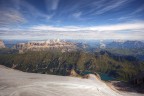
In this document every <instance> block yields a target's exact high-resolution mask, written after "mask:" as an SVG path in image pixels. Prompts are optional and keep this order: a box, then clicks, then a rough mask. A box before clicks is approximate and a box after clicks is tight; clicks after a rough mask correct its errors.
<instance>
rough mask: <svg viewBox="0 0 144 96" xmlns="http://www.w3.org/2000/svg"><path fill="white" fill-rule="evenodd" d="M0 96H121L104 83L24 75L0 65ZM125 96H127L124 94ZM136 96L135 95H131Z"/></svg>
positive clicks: (53, 76)
mask: <svg viewBox="0 0 144 96" xmlns="http://www.w3.org/2000/svg"><path fill="white" fill-rule="evenodd" d="M0 96H123V95H122V94H121V93H120V92H118V91H114V90H112V89H111V88H109V87H108V86H107V85H106V84H105V83H104V82H102V81H101V80H99V79H98V78H96V77H95V76H94V75H90V79H80V78H74V77H65V76H55V75H45V74H36V73H24V72H21V71H17V70H13V69H10V68H6V67H4V66H1V65H0ZM125 96H129V95H128V94H125ZM133 96H137V95H135V94H134V95H133Z"/></svg>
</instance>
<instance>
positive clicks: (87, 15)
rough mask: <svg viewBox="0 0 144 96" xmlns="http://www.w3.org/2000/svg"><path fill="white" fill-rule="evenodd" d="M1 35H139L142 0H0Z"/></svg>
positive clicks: (38, 37) (143, 18)
mask: <svg viewBox="0 0 144 96" xmlns="http://www.w3.org/2000/svg"><path fill="white" fill-rule="evenodd" d="M0 16H1V17H0V39H31V40H42V39H57V38H59V39H138V40H141V39H143V37H144V31H143V30H144V0H0Z"/></svg>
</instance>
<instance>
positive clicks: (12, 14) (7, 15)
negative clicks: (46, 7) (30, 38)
mask: <svg viewBox="0 0 144 96" xmlns="http://www.w3.org/2000/svg"><path fill="white" fill-rule="evenodd" d="M0 14H1V17H0V25H2V26H7V25H10V24H19V23H25V22H26V19H25V18H24V17H23V15H22V14H21V13H20V12H19V11H17V10H14V9H10V8H8V9H5V10H0Z"/></svg>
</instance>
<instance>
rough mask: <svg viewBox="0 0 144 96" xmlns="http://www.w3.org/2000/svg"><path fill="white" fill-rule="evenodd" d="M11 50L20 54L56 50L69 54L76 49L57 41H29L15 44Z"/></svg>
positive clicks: (70, 44)
mask: <svg viewBox="0 0 144 96" xmlns="http://www.w3.org/2000/svg"><path fill="white" fill-rule="evenodd" d="M13 48H14V49H17V50H19V52H20V53H23V52H26V51H46V50H54V49H58V50H60V51H61V52H69V51H74V50H75V49H76V44H74V43H71V42H66V41H63V40H59V39H57V40H47V41H31V42H28V43H19V44H16V45H15V46H14V47H13Z"/></svg>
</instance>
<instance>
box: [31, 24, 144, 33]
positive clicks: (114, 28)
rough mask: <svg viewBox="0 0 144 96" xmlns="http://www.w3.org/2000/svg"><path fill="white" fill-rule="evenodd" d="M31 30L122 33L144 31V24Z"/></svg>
mask: <svg viewBox="0 0 144 96" xmlns="http://www.w3.org/2000/svg"><path fill="white" fill-rule="evenodd" d="M31 29H33V30H45V31H46V30H51V31H80V30H81V31H82V30H89V31H122V30H135V29H144V22H136V23H124V24H114V25H105V26H91V27H78V26H64V27H55V26H46V25H40V26H34V27H32V28H31Z"/></svg>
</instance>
